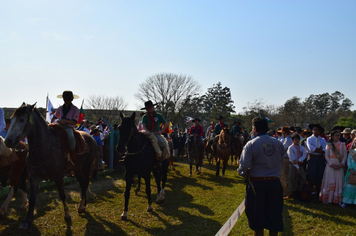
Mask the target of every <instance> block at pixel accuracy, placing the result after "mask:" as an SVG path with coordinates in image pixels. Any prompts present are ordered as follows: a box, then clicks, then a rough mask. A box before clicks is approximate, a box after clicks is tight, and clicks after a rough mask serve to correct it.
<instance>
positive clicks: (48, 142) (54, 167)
mask: <svg viewBox="0 0 356 236" xmlns="http://www.w3.org/2000/svg"><path fill="white" fill-rule="evenodd" d="M34 106H35V105H32V106H31V105H23V106H21V107H19V108H18V109H16V110H15V112H14V114H13V115H12V118H11V126H10V128H9V130H8V133H7V135H6V139H5V144H6V145H7V146H8V147H16V146H17V144H18V143H19V142H20V140H22V139H23V138H24V137H25V136H27V139H28V146H29V155H28V157H27V169H28V171H29V173H30V193H31V194H30V203H29V209H28V212H27V217H26V220H25V222H24V223H23V224H22V226H21V227H20V228H22V229H27V228H28V227H29V226H30V225H31V223H32V221H33V212H34V209H35V203H36V196H37V193H38V190H39V185H40V181H41V180H44V179H50V180H53V181H54V182H55V183H56V186H57V189H58V192H59V197H60V199H61V200H62V204H63V208H64V213H65V214H64V215H65V216H64V219H65V220H66V222H67V223H68V224H69V223H70V221H71V216H70V214H69V209H68V206H67V202H66V195H65V192H64V182H63V177H64V174H65V172H66V170H67V169H66V167H67V158H66V152H65V151H64V148H65V147H66V144H67V145H69V143H68V140H67V139H64V140H65V141H63V139H61V136H62V135H63V134H61V132H59V130H60V129H63V128H61V127H60V129H58V127H59V125H55V126H53V127H52V126H48V125H47V123H46V121H45V120H44V118H43V116H42V115H41V114H40V113H39V112H38V111H37V110H36V109H35V108H34ZM56 127H57V128H56ZM64 132H65V131H64ZM77 135H79V137H82V138H83V139H84V142H85V143H83V146H84V144H85V146H86V148H85V150H84V151H83V152H80V153H78V154H77V156H76V158H75V160H73V161H74V165H75V168H74V173H75V177H76V178H77V180H78V182H79V185H80V188H81V200H80V204H79V207H78V213H83V212H85V206H86V202H87V199H86V196H87V195H86V191H87V189H88V186H89V175H90V171H91V168H92V166H93V163H94V160H95V156H96V152H97V144H96V141H95V140H94V139H93V137H91V136H90V135H89V134H87V133H86V132H82V131H80V134H79V133H78V134H77ZM80 135H81V136H80ZM82 142H83V141H82ZM77 147H79V145H77Z"/></svg>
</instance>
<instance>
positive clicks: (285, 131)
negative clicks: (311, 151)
mask: <svg viewBox="0 0 356 236" xmlns="http://www.w3.org/2000/svg"><path fill="white" fill-rule="evenodd" d="M281 131H282V135H283V138H284V142H283V147H284V160H283V170H282V181H283V182H284V184H283V183H282V186H283V196H284V197H286V198H289V197H292V193H291V192H290V191H289V188H288V182H289V157H288V153H287V150H288V148H289V146H290V145H292V144H293V141H292V139H291V137H290V135H291V134H292V132H291V131H290V129H289V127H288V126H283V127H282V129H281Z"/></svg>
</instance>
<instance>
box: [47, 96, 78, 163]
mask: <svg viewBox="0 0 356 236" xmlns="http://www.w3.org/2000/svg"><path fill="white" fill-rule="evenodd" d="M57 98H63V101H64V104H63V105H62V106H60V107H59V108H58V109H57V112H56V114H55V116H53V117H52V120H51V123H53V122H54V121H55V120H56V119H57V120H56V123H58V124H60V125H62V126H63V128H64V129H65V130H66V132H67V135H68V141H69V149H70V151H71V153H72V152H73V151H74V149H75V145H76V142H75V137H74V129H73V128H75V127H76V125H77V123H78V119H79V109H78V107H76V106H75V105H74V104H73V103H72V101H73V99H74V98H79V96H78V95H74V94H73V92H72V91H69V90H66V91H64V92H63V93H62V95H58V96H57ZM73 156H74V153H72V155H69V156H68V157H67V158H68V162H69V163H71V164H72V165H73V166H74V164H73V162H72V158H73Z"/></svg>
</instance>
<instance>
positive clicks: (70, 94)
mask: <svg viewBox="0 0 356 236" xmlns="http://www.w3.org/2000/svg"><path fill="white" fill-rule="evenodd" d="M57 98H63V99H77V98H79V96H78V95H75V94H73V92H72V91H70V90H65V91H64V92H63V93H62V94H59V95H57Z"/></svg>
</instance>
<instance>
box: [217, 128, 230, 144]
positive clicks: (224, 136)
mask: <svg viewBox="0 0 356 236" xmlns="http://www.w3.org/2000/svg"><path fill="white" fill-rule="evenodd" d="M230 140H231V136H230V129H229V128H224V129H222V130H221V132H220V135H219V145H220V146H222V147H229V146H230Z"/></svg>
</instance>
